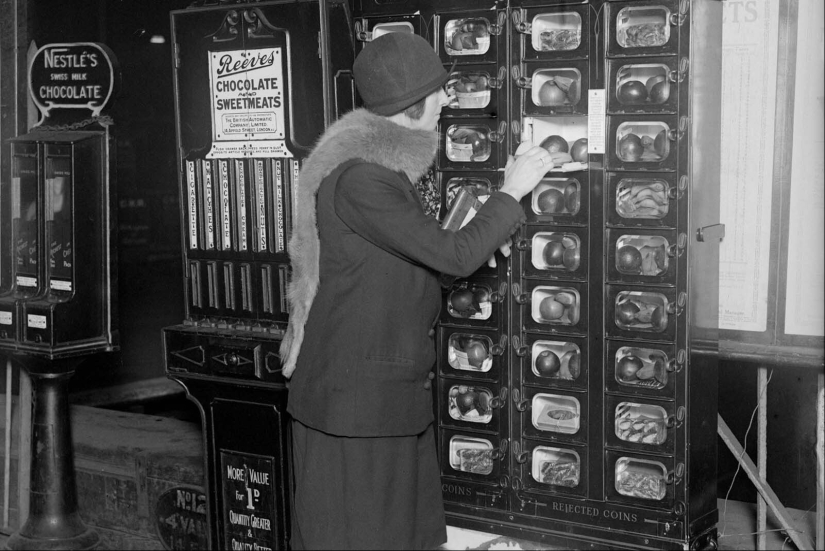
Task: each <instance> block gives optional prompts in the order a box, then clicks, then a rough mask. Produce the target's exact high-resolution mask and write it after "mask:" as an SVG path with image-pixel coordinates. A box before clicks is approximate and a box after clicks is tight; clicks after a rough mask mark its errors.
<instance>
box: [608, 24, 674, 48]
mask: <svg viewBox="0 0 825 551" xmlns="http://www.w3.org/2000/svg"><path fill="white" fill-rule="evenodd" d="M667 39H668V32H667V27H666V26H665V24H664V23H639V24H638V25H628V26H626V27H622V28H620V29H618V30H617V34H616V40H618V42H619V44H621V45H622V46H624V47H625V48H650V47H653V46H661V45H662V44H664V43H666V42H667Z"/></svg>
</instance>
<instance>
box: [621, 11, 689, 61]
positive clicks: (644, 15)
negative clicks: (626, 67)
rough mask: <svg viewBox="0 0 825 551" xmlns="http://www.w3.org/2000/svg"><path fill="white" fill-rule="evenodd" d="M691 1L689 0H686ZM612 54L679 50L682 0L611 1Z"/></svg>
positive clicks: (637, 54)
mask: <svg viewBox="0 0 825 551" xmlns="http://www.w3.org/2000/svg"><path fill="white" fill-rule="evenodd" d="M682 4H683V5H685V6H686V5H687V2H684V1H683V2H682ZM608 9H609V14H610V15H609V16H608V24H609V25H610V28H609V31H608V45H607V48H608V56H650V55H661V54H673V53H676V52H677V50H678V47H679V25H680V24H681V23H682V22H683V21H684V19H685V16H682V15H680V13H679V7H678V0H663V1H658V2H650V1H647V2H639V3H635V5H633V6H624V7H622V5H621V4H610V6H609V8H608Z"/></svg>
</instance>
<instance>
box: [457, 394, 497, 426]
mask: <svg viewBox="0 0 825 551" xmlns="http://www.w3.org/2000/svg"><path fill="white" fill-rule="evenodd" d="M449 397H450V406H449V407H450V417H452V418H453V419H456V420H459V421H471V422H474V423H486V422H488V421H489V420H490V419H491V418H492V416H493V408H492V405H491V401H492V399H491V397H490V393H489V392H488V391H487V390H481V389H476V388H473V387H469V386H467V385H458V386H454V387H452V388H451V389H450V393H449Z"/></svg>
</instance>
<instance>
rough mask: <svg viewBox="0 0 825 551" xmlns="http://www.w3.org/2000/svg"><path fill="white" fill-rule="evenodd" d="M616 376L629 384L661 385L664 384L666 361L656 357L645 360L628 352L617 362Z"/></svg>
mask: <svg viewBox="0 0 825 551" xmlns="http://www.w3.org/2000/svg"><path fill="white" fill-rule="evenodd" d="M616 377H618V379H619V381H620V382H623V383H627V384H633V385H637V386H659V385H661V384H664V378H665V370H664V361H663V360H662V359H661V358H656V359H655V360H653V361H647V362H645V361H644V360H643V359H642V358H640V357H639V356H636V355H635V354H627V355H625V356H622V357H621V358H620V359H619V361H618V362H617V363H616Z"/></svg>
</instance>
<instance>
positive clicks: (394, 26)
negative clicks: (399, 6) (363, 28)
mask: <svg viewBox="0 0 825 551" xmlns="http://www.w3.org/2000/svg"><path fill="white" fill-rule="evenodd" d="M414 32H415V31H414V30H413V26H412V23H410V22H409V21H388V22H386V23H376V24H375V26H373V28H372V39H373V40H375V39H376V38H378V37H379V36H383V35H385V34H390V33H410V34H413V33H414Z"/></svg>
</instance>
